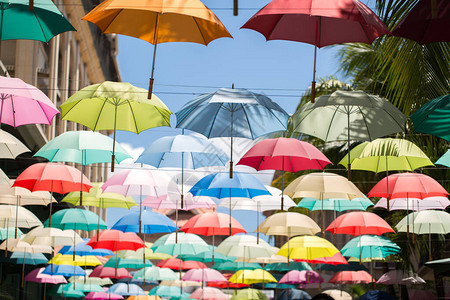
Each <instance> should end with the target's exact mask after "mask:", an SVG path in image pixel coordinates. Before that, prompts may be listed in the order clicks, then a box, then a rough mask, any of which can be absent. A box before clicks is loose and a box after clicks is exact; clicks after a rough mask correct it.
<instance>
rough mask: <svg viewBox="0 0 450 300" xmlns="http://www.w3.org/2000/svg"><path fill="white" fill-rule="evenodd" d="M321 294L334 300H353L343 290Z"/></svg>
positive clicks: (327, 291)
mask: <svg viewBox="0 0 450 300" xmlns="http://www.w3.org/2000/svg"><path fill="white" fill-rule="evenodd" d="M322 293H324V294H327V295H328V296H330V297H333V299H335V300H353V297H352V296H351V295H350V294H349V293H347V292H346V291H343V290H326V291H323V292H322Z"/></svg>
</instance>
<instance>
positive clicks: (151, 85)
mask: <svg viewBox="0 0 450 300" xmlns="http://www.w3.org/2000/svg"><path fill="white" fill-rule="evenodd" d="M154 81H155V79H154V78H153V77H152V78H150V83H149V85H148V95H147V99H152V92H153V82H154Z"/></svg>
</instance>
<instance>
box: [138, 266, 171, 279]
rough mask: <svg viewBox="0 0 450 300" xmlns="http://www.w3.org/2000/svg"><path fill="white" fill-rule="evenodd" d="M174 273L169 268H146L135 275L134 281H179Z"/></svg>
mask: <svg viewBox="0 0 450 300" xmlns="http://www.w3.org/2000/svg"><path fill="white" fill-rule="evenodd" d="M177 277H178V276H177V275H176V274H175V272H174V271H172V270H171V269H168V268H159V267H156V266H151V267H145V268H142V269H140V270H139V271H137V272H136V273H134V275H133V280H142V279H145V280H147V281H160V280H174V279H177Z"/></svg>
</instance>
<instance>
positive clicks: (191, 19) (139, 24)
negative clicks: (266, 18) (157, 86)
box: [83, 0, 231, 99]
mask: <svg viewBox="0 0 450 300" xmlns="http://www.w3.org/2000/svg"><path fill="white" fill-rule="evenodd" d="M83 20H86V21H89V22H92V23H94V24H95V25H97V26H98V27H99V28H100V30H101V31H102V32H104V33H118V34H123V35H128V36H132V37H136V38H139V39H141V40H144V41H147V42H149V43H151V44H153V45H155V46H154V50H153V63H152V74H151V78H150V85H149V95H148V98H149V99H152V96H151V94H152V89H153V80H154V79H153V73H154V70H155V59H156V47H157V45H158V44H161V43H167V42H191V43H199V44H203V45H208V44H209V43H210V42H212V41H213V40H215V39H218V38H221V37H231V35H230V33H229V32H228V31H227V29H226V28H225V26H224V25H223V24H222V22H220V20H219V19H218V18H217V17H216V15H214V13H213V12H212V11H211V10H210V9H208V8H207V7H206V6H205V5H204V4H203V3H202V2H201V1H199V0H188V1H181V0H177V1H167V0H151V1H145V0H139V1H135V2H133V3H130V2H129V1H126V0H125V1H124V0H106V1H104V2H102V3H101V4H100V5H98V6H97V7H96V8H94V9H93V10H92V11H90V12H89V13H88V14H87V15H86V16H84V17H83Z"/></svg>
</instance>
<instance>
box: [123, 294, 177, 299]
mask: <svg viewBox="0 0 450 300" xmlns="http://www.w3.org/2000/svg"><path fill="white" fill-rule="evenodd" d="M175 299H177V298H175ZM183 299H184V298H183ZM127 300H161V297H159V296H149V295H131V296H129V297H128V298H127Z"/></svg>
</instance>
